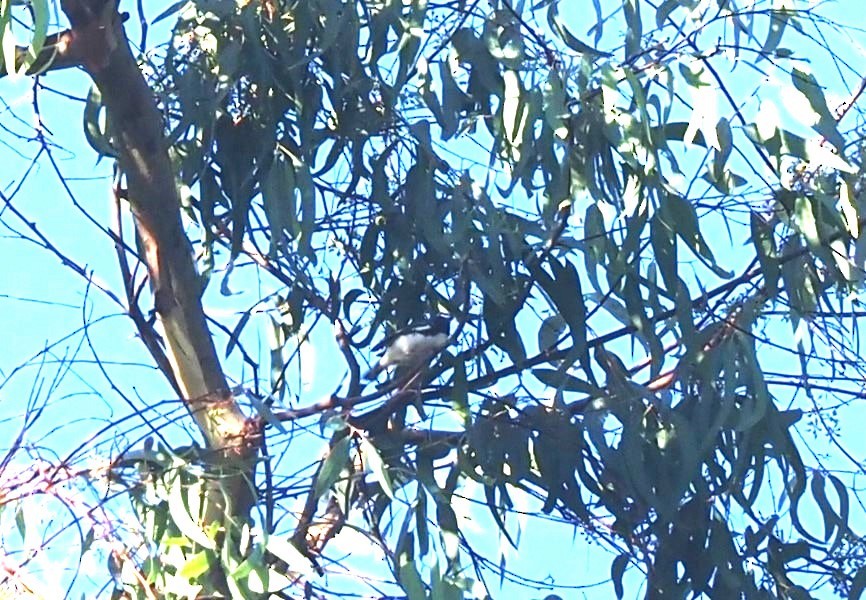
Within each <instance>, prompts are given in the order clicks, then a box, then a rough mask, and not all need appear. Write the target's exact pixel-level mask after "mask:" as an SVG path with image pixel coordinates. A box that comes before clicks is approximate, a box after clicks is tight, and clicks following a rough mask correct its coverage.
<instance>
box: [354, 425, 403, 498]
mask: <svg viewBox="0 0 866 600" xmlns="http://www.w3.org/2000/svg"><path fill="white" fill-rule="evenodd" d="M346 439H348V438H346ZM361 452H362V453H363V455H364V464H365V465H366V466H367V467H368V468H369V469H370V471H371V472H372V473H373V474H374V475H375V476H376V479H378V481H379V485H381V486H382V490H383V491H384V492H385V494H386V495H387V496H388V497H389V498H390V499H391V500H393V499H394V485H393V483H392V482H391V474H390V473H388V466H387V465H386V464H385V461H383V460H382V455H381V454H379V450H377V449H376V446H374V445H373V443H372V442H370V440H369V439H367V438H362V439H361Z"/></svg>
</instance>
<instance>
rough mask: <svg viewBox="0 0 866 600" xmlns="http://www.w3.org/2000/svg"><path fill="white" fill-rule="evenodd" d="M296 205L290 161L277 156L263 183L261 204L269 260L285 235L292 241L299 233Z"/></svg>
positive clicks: (275, 252) (293, 172)
mask: <svg viewBox="0 0 866 600" xmlns="http://www.w3.org/2000/svg"><path fill="white" fill-rule="evenodd" d="M296 203H297V201H296V193H295V171H294V169H293V168H292V165H291V164H290V163H289V161H287V160H286V159H285V158H284V157H282V156H277V157H276V158H275V159H274V161H273V163H272V164H271V167H270V169H268V173H267V175H266V176H265V179H264V181H262V204H263V206H264V208H265V216H266V217H267V219H268V225H270V228H271V231H270V248H269V249H268V256H269V257H270V258H274V257H276V255H277V251H278V250H279V249H281V248H283V237H284V236H285V234H286V232H287V233H288V234H289V235H290V236H291V237H292V238H295V237H296V236H297V234H298V233H299V231H300V227H299V225H298V215H297V211H298V209H297V206H296Z"/></svg>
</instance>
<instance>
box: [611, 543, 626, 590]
mask: <svg viewBox="0 0 866 600" xmlns="http://www.w3.org/2000/svg"><path fill="white" fill-rule="evenodd" d="M628 562H629V556H628V554H620V555H619V556H617V557H616V558H615V559H613V563H612V564H611V565H610V578H611V581H613V589H614V593H615V594H616V597H617V600H622V597H623V596H624V595H625V592H624V590H623V586H622V578H623V575H625V570H626V568H628Z"/></svg>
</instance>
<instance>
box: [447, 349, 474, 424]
mask: <svg viewBox="0 0 866 600" xmlns="http://www.w3.org/2000/svg"><path fill="white" fill-rule="evenodd" d="M451 408H452V409H453V410H454V412H455V413H456V414H457V416H458V417H460V420H461V422H462V423H463V427H464V428H465V427H469V425H470V424H471V423H472V412H471V410H470V408H469V385H468V382H467V378H466V361H463V360H460V361H455V364H454V380H453V384H452V389H451Z"/></svg>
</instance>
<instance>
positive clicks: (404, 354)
mask: <svg viewBox="0 0 866 600" xmlns="http://www.w3.org/2000/svg"><path fill="white" fill-rule="evenodd" d="M447 344H448V335H446V334H444V333H439V334H436V335H423V334H420V333H408V334H406V335H401V336H400V337H398V338H397V339H395V340H394V342H393V343H392V344H391V345H390V346H389V347H388V351H387V352H385V355H384V356H383V357H382V361H381V362H382V364H383V365H408V364H411V363H414V362H416V361H418V360H421V359H422V358H425V357H428V356H430V355H431V354H434V353H435V352H438V351H439V350H441V349H442V348H444V347H445V346H446V345H447Z"/></svg>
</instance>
